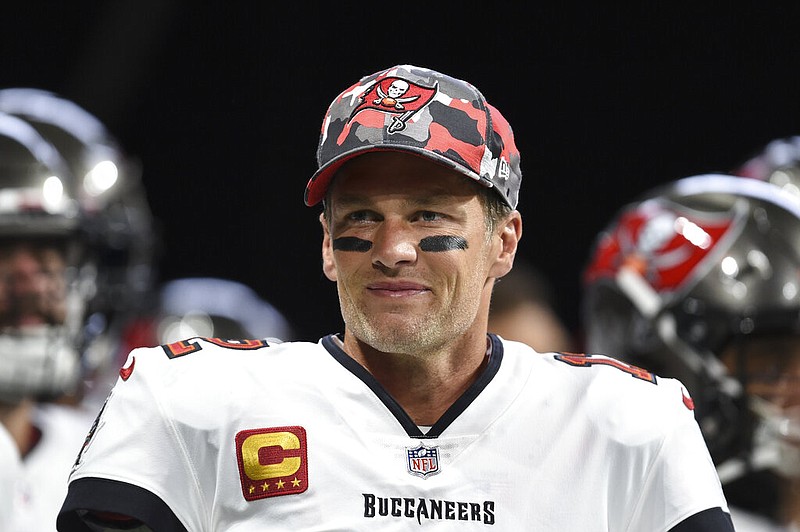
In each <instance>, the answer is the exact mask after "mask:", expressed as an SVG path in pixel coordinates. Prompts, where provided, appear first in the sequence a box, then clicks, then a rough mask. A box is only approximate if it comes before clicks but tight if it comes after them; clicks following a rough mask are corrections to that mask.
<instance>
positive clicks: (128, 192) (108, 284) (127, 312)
mask: <svg viewBox="0 0 800 532" xmlns="http://www.w3.org/2000/svg"><path fill="white" fill-rule="evenodd" d="M0 112H4V113H7V114H10V115H14V116H17V117H20V118H22V119H24V120H26V121H27V122H28V123H30V124H31V125H32V126H33V127H34V128H35V129H36V130H37V131H38V132H39V134H40V135H41V136H42V137H44V138H45V139H46V140H47V141H49V142H50V144H52V145H53V146H54V147H55V148H56V149H57V150H58V152H59V154H60V155H61V157H62V158H63V159H64V160H65V161H66V163H67V165H68V167H69V170H70V173H71V174H72V176H73V177H74V183H73V185H72V187H71V190H70V193H71V194H72V195H73V199H74V200H75V201H76V202H77V203H78V204H79V205H80V207H81V209H80V212H81V216H83V218H84V222H85V223H84V224H83V225H84V235H85V237H86V238H87V239H89V241H91V243H92V246H93V251H94V253H95V255H96V259H97V262H98V263H97V273H96V290H95V293H94V295H93V298H92V300H91V301H90V304H91V308H90V311H91V312H90V315H91V316H92V319H93V323H94V324H95V325H94V326H95V328H100V329H103V330H104V334H103V336H102V339H103V340H104V342H102V343H101V342H96V343H94V344H93V349H91V350H89V351H87V352H86V353H84V359H85V363H86V364H87V365H88V366H100V365H102V364H104V363H108V360H107V358H108V353H109V352H110V350H112V349H113V344H114V342H115V341H117V340H118V337H119V334H121V331H122V328H123V327H124V322H125V320H127V319H129V318H131V317H132V316H135V315H136V314H138V313H139V312H141V311H143V309H145V308H146V306H147V305H150V304H152V302H153V301H152V298H153V294H152V293H153V290H154V283H155V278H156V268H155V264H156V259H157V257H158V254H159V246H158V245H159V238H158V233H159V232H158V227H157V223H156V220H155V219H154V217H153V215H152V212H151V210H150V207H149V204H148V201H147V196H146V193H145V189H144V186H143V184H142V181H141V169H140V165H139V162H138V161H137V160H136V159H134V158H132V157H129V156H128V155H127V154H126V153H125V152H124V151H123V149H122V147H121V146H120V144H119V142H118V141H117V139H116V138H115V137H114V136H113V135H112V134H111V133H110V132H109V131H108V130H107V128H106V127H105V126H104V124H103V123H101V122H100V120H98V119H97V118H96V117H95V116H94V115H92V114H91V113H89V112H88V111H87V110H85V109H83V108H82V107H80V106H79V105H77V104H76V103H74V102H72V101H70V100H67V99H65V98H63V97H61V96H59V95H57V94H55V93H52V92H49V91H45V90H41V89H34V88H6V89H2V90H0Z"/></svg>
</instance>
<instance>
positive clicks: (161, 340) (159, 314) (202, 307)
mask: <svg viewBox="0 0 800 532" xmlns="http://www.w3.org/2000/svg"><path fill="white" fill-rule="evenodd" d="M154 310H155V312H154V313H151V315H149V316H148V315H142V316H141V317H140V318H139V319H136V320H134V321H132V322H131V323H130V324H129V326H128V327H127V328H126V334H125V335H124V341H123V344H124V349H123V350H122V353H124V356H127V352H128V351H129V350H131V349H133V348H136V347H142V346H153V345H163V344H169V343H173V342H177V341H180V340H185V339H187V338H193V337H197V336H203V337H208V338H222V339H224V340H245V339H248V340H253V339H261V340H263V339H271V340H272V341H286V340H293V339H294V334H295V332H294V330H293V327H292V325H291V324H290V322H289V320H288V319H287V318H286V317H285V316H284V315H283V313H282V312H280V311H279V310H278V309H277V308H276V307H275V306H273V305H272V304H271V303H269V302H268V301H266V300H264V299H263V298H262V297H260V296H259V295H258V294H257V293H256V292H255V290H253V289H252V288H250V287H249V286H247V285H245V284H243V283H240V282H238V281H234V280H232V279H223V278H218V277H183V278H178V279H172V280H169V281H165V282H164V283H163V284H162V285H161V287H160V290H159V292H158V302H157V304H156V305H155V306H154Z"/></svg>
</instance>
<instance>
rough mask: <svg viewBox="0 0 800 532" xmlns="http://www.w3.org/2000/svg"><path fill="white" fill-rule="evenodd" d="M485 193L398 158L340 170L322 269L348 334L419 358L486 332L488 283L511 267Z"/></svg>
mask: <svg viewBox="0 0 800 532" xmlns="http://www.w3.org/2000/svg"><path fill="white" fill-rule="evenodd" d="M477 186H479V185H476V184H474V183H471V182H469V181H468V178H465V177H464V176H463V175H461V174H459V173H457V172H455V171H453V170H450V169H448V168H445V167H444V166H441V165H438V164H435V163H433V162H430V161H428V160H426V159H423V158H421V157H418V156H414V155H410V154H403V153H398V152H386V153H371V154H366V155H362V156H359V157H357V158H356V159H354V160H352V161H351V162H349V163H348V164H347V165H345V166H344V167H343V168H342V170H340V172H339V174H338V175H337V178H336V180H335V182H334V184H333V185H332V187H333V188H332V189H331V192H330V195H329V198H328V201H329V205H328V206H329V209H330V214H331V218H330V227H327V226H326V224H325V223H324V221H323V227H324V231H325V237H324V241H323V268H324V271H325V274H326V275H327V276H328V278H329V279H331V280H333V281H336V282H337V288H338V292H339V301H340V304H341V309H342V315H343V317H344V321H345V324H346V326H347V332H348V334H350V333H352V334H353V335H355V336H356V337H357V338H359V339H360V340H362V341H363V342H365V343H367V344H369V345H370V346H372V347H373V348H375V349H378V350H379V351H383V352H391V353H420V352H423V351H426V350H433V349H437V348H439V347H441V346H442V345H444V344H445V343H446V342H448V341H452V340H453V339H454V338H458V337H460V336H462V335H463V334H464V333H465V332H466V331H468V330H469V329H470V328H471V327H476V324H478V325H480V324H481V322H482V323H483V326H484V327H485V320H486V314H487V313H488V300H489V295H490V293H491V284H492V281H491V280H489V281H487V279H489V278H491V277H497V276H501V275H504V274H505V273H506V272H507V270H508V268H510V260H509V259H508V257H507V256H505V255H507V254H504V253H503V242H502V239H501V238H500V237H499V234H502V232H503V229H502V228H499V229H497V230H495V231H493V232H492V233H490V232H489V230H488V229H487V225H486V220H485V215H484V208H483V205H482V203H481V200H480V198H479V197H478V196H477V194H476V192H477V190H476V188H475V187H477ZM515 242H516V241H515ZM515 247H516V244H514V248H515ZM512 255H513V253H512ZM499 256H501V257H504V258H501V259H499V258H498V257H499Z"/></svg>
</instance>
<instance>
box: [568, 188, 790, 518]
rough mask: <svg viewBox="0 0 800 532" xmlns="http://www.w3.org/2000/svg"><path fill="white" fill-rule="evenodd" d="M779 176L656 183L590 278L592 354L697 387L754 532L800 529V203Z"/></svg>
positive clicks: (739, 508) (622, 215) (593, 265)
mask: <svg viewBox="0 0 800 532" xmlns="http://www.w3.org/2000/svg"><path fill="white" fill-rule="evenodd" d="M768 181H769V180H761V179H759V180H756V179H741V178H740V177H733V176H723V175H704V176H694V177H690V178H685V179H681V180H678V181H676V182H674V183H670V184H668V185H665V186H663V187H659V188H656V189H655V190H653V191H651V192H650V193H648V194H645V195H644V197H643V198H642V199H641V200H640V201H636V202H633V203H631V204H629V205H626V206H625V207H623V208H622V209H621V210H620V211H619V212H618V214H617V215H616V217H615V218H614V220H613V221H612V222H611V223H610V225H609V226H608V227H607V228H606V229H605V230H604V231H603V232H601V233H600V235H599V236H598V238H597V241H596V243H595V245H594V247H593V250H592V253H591V258H590V261H589V264H588V267H587V268H586V270H585V273H584V289H585V291H584V301H583V305H582V307H583V309H582V310H583V322H584V329H585V333H586V349H587V351H589V352H593V353H608V352H611V353H618V354H619V356H621V357H623V358H624V359H625V360H626V361H627V362H629V363H632V364H635V365H637V366H641V367H644V368H647V369H648V370H651V371H653V372H654V373H656V374H658V375H662V376H665V377H675V378H679V379H680V380H681V381H682V382H683V383H684V384H685V385H686V386H687V387H688V388H689V392H690V393H691V396H692V398H693V399H694V405H695V407H696V415H697V419H698V422H699V423H700V426H701V429H702V430H703V434H704V436H705V438H706V440H707V443H708V446H709V449H710V450H711V453H712V457H713V459H714V461H715V464H716V466H717V470H718V472H719V475H720V479H721V481H722V482H723V487H724V489H725V492H726V496H727V498H728V502H729V504H730V505H731V507H732V513H733V518H734V525H735V526H736V527H737V530H739V531H740V532H741V531H747V530H763V531H767V530H797V527H798V526H800V491H798V490H800V483H799V479H800V204H798V202H797V201H795V199H794V196H792V194H791V193H789V192H788V191H786V190H781V189H780V188H779V187H776V186H774V185H773V184H770V183H769V182H768ZM792 527H794V528H792Z"/></svg>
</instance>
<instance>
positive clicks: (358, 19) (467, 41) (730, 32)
mask: <svg viewBox="0 0 800 532" xmlns="http://www.w3.org/2000/svg"><path fill="white" fill-rule="evenodd" d="M535 4H536V3H533V2H529V3H522V2H520V3H511V2H499V1H496V2H491V3H480V2H476V3H469V2H449V3H447V4H437V3H433V2H380V1H374V0H373V1H369V2H358V3H338V2H337V3H333V2H330V3H322V2H300V1H295V2H287V3H282V2H276V1H275V0H272V1H253V2H236V1H230V2H224V3H223V2H220V3H213V2H189V1H185V2H180V1H177V0H139V1H130V2H114V1H88V2H87V1H83V2H80V1H78V2H72V1H70V2H36V1H28V2H24V3H19V4H17V5H7V6H5V7H4V10H3V11H4V14H3V18H4V21H3V28H4V29H3V31H2V32H0V47H1V48H0V50H1V51H2V52H1V53H2V56H1V57H2V69H0V85H2V86H7V87H11V86H28V87H39V88H44V89H48V90H51V91H55V92H57V93H60V94H61V95H63V96H66V97H67V98H70V99H72V100H73V101H75V102H77V103H78V104H80V105H82V106H83V107H85V108H86V109H87V110H89V111H90V112H92V113H94V114H95V115H96V116H97V117H98V118H100V119H101V120H102V121H103V122H104V123H105V124H106V125H107V126H108V128H109V129H110V130H111V131H112V132H113V133H114V134H115V135H116V136H117V137H118V139H119V140H120V141H121V143H122V144H123V146H124V147H125V148H126V149H127V151H128V152H130V153H131V154H133V155H135V156H137V157H138V158H139V159H140V160H141V161H142V164H143V168H144V174H143V179H144V182H145V185H146V187H147V193H148V197H149V199H150V203H151V205H152V209H153V212H154V214H155V215H156V217H157V218H158V219H159V221H160V224H161V230H162V236H163V247H164V253H163V256H162V259H161V262H160V265H159V271H160V276H161V278H162V279H171V278H175V277H181V276H192V275H214V276H220V277H228V278H232V279H235V280H238V281H242V282H244V283H247V284H249V285H250V286H252V287H253V288H254V289H256V290H257V292H258V293H259V294H261V295H262V296H263V297H264V298H266V299H268V300H270V301H271V302H272V303H273V304H275V305H276V306H277V307H278V308H279V309H281V310H282V311H283V312H284V313H285V314H286V315H287V317H288V318H289V319H290V320H291V321H292V322H293V323H294V325H295V326H296V327H297V328H298V329H299V330H300V331H301V335H302V336H304V337H307V338H309V339H316V337H318V336H319V335H321V334H324V333H327V332H332V331H335V330H340V328H341V323H340V318H339V315H338V306H337V302H336V296H335V287H334V285H333V284H332V283H330V282H329V281H327V280H326V279H325V278H324V277H323V276H322V273H321V269H320V259H319V242H320V230H319V227H318V223H317V213H318V211H317V209H309V208H307V207H305V206H304V205H303V202H302V197H303V189H304V186H305V183H306V181H307V179H308V177H309V176H310V175H311V174H312V173H313V171H314V169H315V160H314V156H315V150H316V144H317V137H318V133H319V129H320V123H321V120H322V116H323V114H324V112H325V109H326V108H327V105H328V103H330V101H331V100H332V99H333V97H334V96H335V95H336V94H337V93H338V92H340V91H341V90H343V89H344V88H346V87H348V86H349V85H351V84H352V83H354V82H355V81H357V80H358V79H359V78H360V77H361V76H363V75H365V74H369V73H372V72H374V71H377V70H380V69H382V68H385V67H388V66H391V65H394V64H399V63H411V64H417V65H420V66H427V67H430V68H434V69H437V70H440V71H443V72H445V73H448V74H451V75H453V76H455V77H460V78H463V79H467V80H469V81H471V82H472V83H473V84H475V85H476V86H478V88H480V89H481V91H482V92H483V93H484V94H485V95H486V97H487V98H488V100H489V101H490V102H491V103H493V104H494V105H495V106H497V107H498V108H500V109H501V110H502V111H503V114H504V115H505V116H506V117H507V118H508V120H509V121H510V122H511V124H512V127H513V128H514V131H515V135H516V140H517V145H518V147H519V148H520V150H521V152H522V169H523V174H524V182H523V187H522V193H521V199H520V210H521V212H522V213H523V217H524V221H525V226H524V227H525V230H524V238H523V241H522V248H521V251H520V253H521V254H522V255H523V256H524V257H525V258H527V259H529V260H530V261H532V262H533V263H535V264H536V265H538V266H539V268H540V269H541V270H542V271H543V272H544V273H545V274H546V275H547V276H548V277H549V278H550V279H551V281H552V282H553V284H554V288H555V289H556V292H557V293H558V295H559V307H558V310H559V311H560V313H561V314H562V317H563V318H564V320H565V321H566V322H567V323H568V324H569V325H570V326H571V327H573V328H575V329H577V328H578V327H579V320H578V304H579V303H578V302H579V297H580V283H579V277H580V272H581V270H582V268H583V266H584V263H585V261H586V257H587V253H588V250H589V247H590V246H591V244H592V241H593V239H594V237H595V235H596V234H597V233H598V232H599V231H600V230H601V229H602V227H603V226H604V225H605V224H606V223H607V222H608V221H609V220H610V218H611V217H612V216H613V214H614V212H615V211H616V210H617V209H618V208H619V207H621V206H622V205H623V204H624V203H625V202H627V201H629V200H631V199H633V198H634V197H636V196H637V195H638V194H640V193H642V192H644V191H645V190H646V189H648V188H650V187H652V186H654V185H656V184H659V183H662V182H665V181H668V180H671V179H675V178H679V177H684V176H689V175H694V174H700V173H706V172H715V171H727V170H730V169H731V168H733V167H734V166H736V165H737V164H739V163H740V162H741V161H743V160H744V159H745V158H746V157H748V156H750V155H751V154H753V153H754V152H756V151H757V150H759V149H760V148H761V147H762V146H763V145H765V144H766V143H767V142H768V141H770V140H772V139H773V138H778V137H784V136H789V135H795V134H800V84H799V83H798V65H800V45H799V44H798V41H800V31H799V30H800V25H798V21H799V20H800V17H798V14H800V10H799V9H798V8H797V7H795V6H797V5H798V3H797V2H785V3H784V4H783V5H782V4H780V3H775V2H738V3H729V2H726V3H723V2H714V3H703V2H696V3H691V4H689V3H687V4H686V5H685V6H682V7H677V6H676V4H675V3H669V4H670V6H671V7H669V9H668V10H667V9H665V8H663V7H662V8H658V7H654V6H653V5H650V4H655V3H650V2H641V3H637V4H641V5H635V6H628V7H625V8H623V7H620V6H611V7H609V6H606V5H602V4H614V3H609V2H603V3H597V4H593V3H590V2H579V3H576V4H575V5H572V4H565V3H562V4H561V5H560V6H558V7H542V6H537V5H535ZM660 4H667V3H660Z"/></svg>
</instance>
